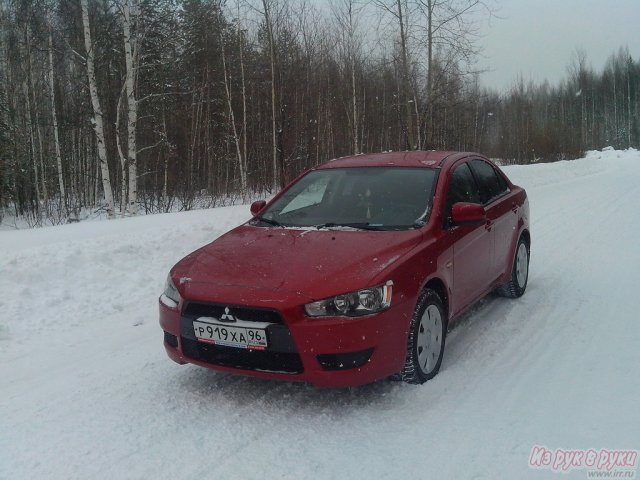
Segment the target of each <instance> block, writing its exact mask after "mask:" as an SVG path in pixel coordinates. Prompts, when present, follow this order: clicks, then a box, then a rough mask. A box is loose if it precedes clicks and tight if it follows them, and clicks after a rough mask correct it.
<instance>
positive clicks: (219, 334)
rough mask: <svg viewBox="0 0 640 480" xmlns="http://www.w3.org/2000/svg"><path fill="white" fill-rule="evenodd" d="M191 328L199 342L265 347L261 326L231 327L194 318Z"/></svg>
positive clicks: (264, 333) (264, 336) (258, 348)
mask: <svg viewBox="0 0 640 480" xmlns="http://www.w3.org/2000/svg"><path fill="white" fill-rule="evenodd" d="M193 330H194V333H195V335H196V338H197V339H198V341H200V342H205V343H214V344H216V345H224V346H227V347H236V348H250V349H254V350H264V349H265V348H267V332H266V330H264V329H262V328H251V327H233V326H231V325H228V324H223V323H210V322H201V321H197V320H194V322H193Z"/></svg>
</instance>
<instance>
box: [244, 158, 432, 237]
mask: <svg viewBox="0 0 640 480" xmlns="http://www.w3.org/2000/svg"><path fill="white" fill-rule="evenodd" d="M435 176H436V173H435V171H434V170H431V169H428V168H402V167H366V168H330V169H325V170H315V171H312V172H310V173H308V174H307V175H305V176H304V177H303V178H301V179H300V180H299V181H298V182H296V183H295V184H294V185H293V186H292V187H291V188H289V190H287V191H286V192H285V193H284V195H282V197H280V198H279V199H278V200H276V201H275V202H274V203H273V204H272V205H271V206H270V207H269V208H268V209H267V210H266V211H265V212H264V213H263V214H262V216H261V217H260V218H258V219H256V220H257V221H258V222H260V221H262V222H263V223H267V224H271V225H282V226H290V227H318V228H322V227H326V228H331V227H341V226H344V227H352V228H363V229H370V230H389V229H406V228H414V227H417V226H420V225H421V224H422V223H423V222H424V221H425V220H426V218H427V215H428V212H429V208H430V205H431V197H432V195H433V184H434V181H435Z"/></svg>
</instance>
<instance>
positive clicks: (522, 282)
mask: <svg viewBox="0 0 640 480" xmlns="http://www.w3.org/2000/svg"><path fill="white" fill-rule="evenodd" d="M529 253H530V252H529V244H528V243H527V241H526V239H525V238H524V236H521V237H520V240H518V248H517V249H516V258H515V259H514V261H513V267H512V268H511V280H509V282H508V283H505V284H504V285H502V286H500V288H499V289H498V293H500V294H501V295H503V296H505V297H509V298H518V297H521V296H522V294H523V293H524V291H525V290H526V288H527V282H528V280H529Z"/></svg>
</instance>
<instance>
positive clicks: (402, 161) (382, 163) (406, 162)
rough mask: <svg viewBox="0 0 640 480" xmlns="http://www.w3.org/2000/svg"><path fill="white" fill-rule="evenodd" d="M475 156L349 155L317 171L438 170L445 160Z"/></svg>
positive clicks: (446, 153) (426, 152) (420, 152)
mask: <svg viewBox="0 0 640 480" xmlns="http://www.w3.org/2000/svg"><path fill="white" fill-rule="evenodd" d="M469 155H477V156H481V155H478V154H472V153H469V152H452V151H439V150H411V151H407V152H383V153H367V154H359V155H351V156H348V157H340V158H336V159H335V160H330V161H328V162H327V163H323V164H322V165H319V166H318V167H317V168H318V169H325V168H352V167H387V166H397V167H414V168H415V167H420V168H439V167H441V166H442V165H443V163H444V161H445V160H448V159H451V160H454V159H456V160H457V159H459V158H463V157H468V156H469Z"/></svg>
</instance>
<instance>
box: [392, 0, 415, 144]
mask: <svg viewBox="0 0 640 480" xmlns="http://www.w3.org/2000/svg"><path fill="white" fill-rule="evenodd" d="M402 1H403V0H397V1H396V3H397V6H398V23H399V24H400V51H401V55H402V59H401V61H402V90H403V91H402V97H401V101H403V102H404V108H405V122H404V123H405V129H406V136H407V148H408V149H409V150H412V149H414V148H415V138H414V134H413V133H414V132H413V118H412V117H413V112H412V110H411V105H410V102H409V100H410V99H411V98H412V95H411V93H410V91H411V88H410V85H409V56H408V55H409V54H408V53H407V31H406V29H405V24H404V22H405V17H404V16H405V15H406V13H407V12H406V11H405V12H404V13H403V11H402Z"/></svg>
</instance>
